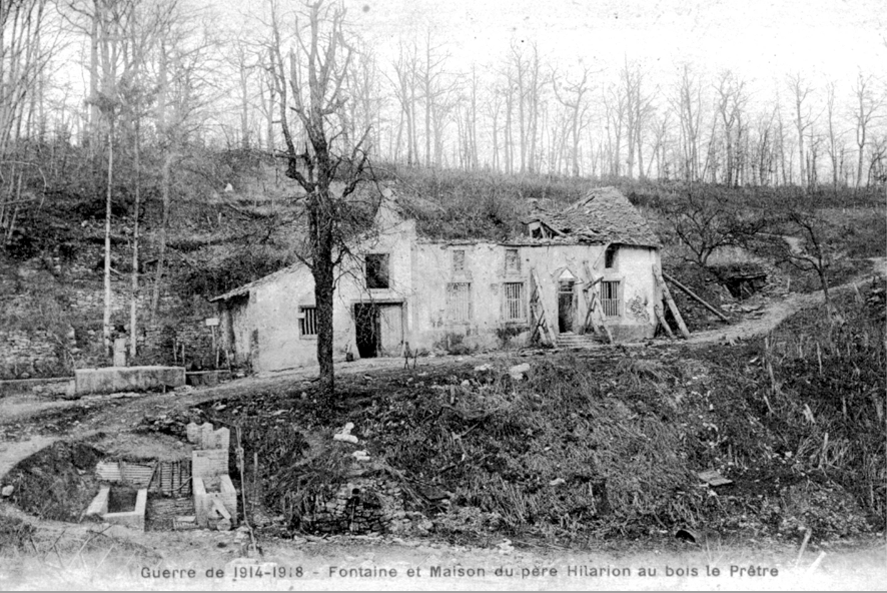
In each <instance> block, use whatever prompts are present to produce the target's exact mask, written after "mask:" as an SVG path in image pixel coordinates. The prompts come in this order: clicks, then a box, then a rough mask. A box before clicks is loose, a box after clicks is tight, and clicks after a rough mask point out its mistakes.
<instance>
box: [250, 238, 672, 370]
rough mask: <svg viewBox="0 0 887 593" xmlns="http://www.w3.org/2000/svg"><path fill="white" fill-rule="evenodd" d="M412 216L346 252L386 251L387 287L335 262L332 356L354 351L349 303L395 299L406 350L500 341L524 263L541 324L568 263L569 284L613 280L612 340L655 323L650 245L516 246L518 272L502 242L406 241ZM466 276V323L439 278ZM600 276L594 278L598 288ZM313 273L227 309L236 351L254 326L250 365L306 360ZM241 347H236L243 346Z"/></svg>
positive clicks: (288, 277) (287, 278)
mask: <svg viewBox="0 0 887 593" xmlns="http://www.w3.org/2000/svg"><path fill="white" fill-rule="evenodd" d="M415 237H416V234H415V223H414V222H413V221H402V222H400V223H395V224H392V225H391V226H390V227H389V228H388V229H387V232H386V233H385V234H384V235H380V236H378V237H374V238H371V239H367V240H365V241H364V242H363V243H362V244H361V245H360V246H359V247H358V248H357V249H355V253H361V254H367V253H388V254H389V275H390V287H389V288H387V289H374V290H367V289H366V288H365V275H364V268H363V259H362V257H360V258H355V259H350V260H348V261H346V262H345V263H344V264H343V266H342V269H341V271H340V275H339V278H338V281H337V285H336V290H335V294H334V310H333V323H334V327H333V331H334V341H333V345H334V355H335V357H336V358H337V359H343V358H344V357H345V355H346V353H347V352H351V353H352V354H353V355H354V357H355V358H357V357H358V353H357V345H356V342H355V338H356V336H355V326H354V321H353V319H352V311H353V305H354V303H357V302H382V303H403V307H404V328H403V329H404V340H405V341H408V342H409V343H410V346H411V348H412V349H414V350H415V349H427V350H433V349H439V348H444V349H446V348H447V347H448V346H449V345H452V344H455V343H458V342H460V341H461V343H462V344H464V345H465V346H467V347H469V348H494V347H498V346H499V344H500V340H499V337H498V336H497V330H499V329H501V328H505V327H506V323H505V322H504V313H503V307H504V295H503V283H505V282H523V284H524V298H525V301H526V302H525V307H526V311H527V320H526V322H525V323H509V324H507V325H508V326H509V327H510V328H512V329H515V330H518V331H519V330H521V329H523V330H526V329H529V321H530V319H529V317H530V315H529V298H530V290H531V283H530V271H531V270H532V269H534V270H535V271H536V277H537V279H538V282H539V286H540V289H541V294H542V298H543V304H544V306H545V310H546V314H547V319H548V321H549V324H550V327H551V328H552V330H553V331H554V332H557V284H558V279H559V278H560V276H561V274H562V272H563V271H564V270H565V269H569V270H570V273H571V274H572V275H573V276H574V277H575V278H576V280H577V283H582V282H586V281H588V280H589V278H588V277H587V274H586V270H588V271H590V272H591V273H592V275H593V276H594V277H595V278H597V277H601V276H603V278H604V279H605V280H619V281H620V282H621V289H622V294H621V304H620V313H621V315H620V316H619V317H618V318H607V319H606V320H605V323H606V324H607V325H608V326H609V327H610V329H611V332H612V333H613V335H614V337H615V338H616V339H620V340H637V339H643V338H646V337H652V335H653V332H654V330H655V312H654V308H653V307H654V305H655V303H657V302H659V301H660V300H661V294H660V293H659V291H658V289H657V288H656V285H655V280H654V278H653V274H652V270H653V266H654V265H659V252H658V251H657V250H654V249H646V248H636V247H625V246H620V247H619V249H618V252H617V256H616V264H615V266H614V267H613V268H612V269H605V268H604V249H605V246H603V245H538V246H516V247H513V248H516V249H518V253H519V258H520V261H521V264H520V271H519V273H517V274H515V273H509V274H507V275H506V270H505V252H506V249H508V248H509V247H507V246H503V245H498V244H493V243H473V244H464V245H463V244H458V243H452V244H449V243H432V242H421V243H417V242H416V240H415ZM456 249H461V250H464V251H465V270H464V272H460V273H456V272H454V270H453V251H454V250H456ZM450 282H470V283H471V303H472V312H471V319H470V321H469V322H468V323H451V322H449V321H448V320H447V314H446V311H447V297H446V295H447V284H448V283H450ZM599 289H600V285H598V286H596V287H595V290H599ZM577 294H578V297H577V299H576V301H575V302H576V306H577V311H576V329H577V331H578V330H579V328H580V327H581V325H582V324H583V322H584V320H585V316H586V312H587V308H586V303H585V298H584V296H583V294H582V292H581V290H579V288H578V287H577ZM314 304H315V302H314V280H313V278H312V276H311V273H310V271H309V270H308V269H307V268H305V267H301V266H299V267H295V268H293V269H292V270H291V271H290V272H288V273H286V274H282V275H280V276H278V277H276V278H274V279H273V280H271V281H269V282H267V283H261V284H259V285H257V286H255V287H253V288H252V289H251V291H250V300H249V303H248V305H247V306H246V307H245V308H244V310H243V311H242V313H240V314H237V315H235V317H234V321H235V336H236V343H235V347H236V348H237V351H238V354H244V353H248V352H249V347H250V334H251V331H252V330H253V329H255V330H257V331H258V338H259V341H258V345H259V356H258V357H253V359H252V363H253V367H254V369H255V370H256V371H258V372H268V371H275V370H283V369H288V368H295V367H301V366H311V365H315V364H316V349H317V344H316V338H314V337H303V336H300V335H299V319H298V313H299V307H300V306H306V305H307V306H313V305H314ZM244 349H245V350H244Z"/></svg>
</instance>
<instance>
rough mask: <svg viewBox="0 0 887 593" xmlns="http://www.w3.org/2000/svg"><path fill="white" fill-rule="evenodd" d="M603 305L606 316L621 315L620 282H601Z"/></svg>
mask: <svg viewBox="0 0 887 593" xmlns="http://www.w3.org/2000/svg"><path fill="white" fill-rule="evenodd" d="M601 307H602V308H603V310H604V315H605V316H606V317H618V316H619V282H618V281H611V282H601Z"/></svg>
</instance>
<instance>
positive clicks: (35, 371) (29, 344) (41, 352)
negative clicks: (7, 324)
mask: <svg viewBox="0 0 887 593" xmlns="http://www.w3.org/2000/svg"><path fill="white" fill-rule="evenodd" d="M64 351H65V348H64V346H63V345H62V344H61V343H60V342H59V340H58V339H57V338H56V337H55V336H54V335H53V334H51V333H50V332H47V331H45V330H37V331H33V332H28V331H25V330H0V379H29V378H32V377H50V376H54V375H58V374H61V373H64V371H65V364H64V362H65V361H64Z"/></svg>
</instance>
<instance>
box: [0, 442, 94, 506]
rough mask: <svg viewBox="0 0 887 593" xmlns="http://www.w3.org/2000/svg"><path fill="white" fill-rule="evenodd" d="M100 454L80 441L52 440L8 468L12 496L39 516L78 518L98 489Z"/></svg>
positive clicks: (7, 479)
mask: <svg viewBox="0 0 887 593" xmlns="http://www.w3.org/2000/svg"><path fill="white" fill-rule="evenodd" d="M101 457H102V454H101V452H99V451H98V450H97V449H94V448H92V447H90V446H88V445H84V444H82V443H70V444H69V443H64V442H58V443H53V444H52V445H50V446H49V447H47V448H45V449H43V450H42V451H40V452H38V453H36V454H34V455H32V456H30V457H28V458H27V459H25V460H24V461H22V462H20V463H18V464H17V465H16V466H15V467H14V468H13V469H12V470H11V471H10V472H9V474H8V475H7V477H6V481H7V483H9V484H11V485H12V486H13V488H14V490H13V494H12V500H13V502H15V503H16V504H18V505H19V506H20V507H21V508H23V509H24V510H26V511H27V512H29V513H31V514H34V515H36V516H38V517H40V518H41V519H50V520H56V521H73V522H78V521H79V520H80V517H81V516H82V514H83V513H84V511H86V508H87V507H88V506H89V503H90V502H91V501H92V499H93V497H94V496H95V495H96V494H97V493H98V491H99V488H98V477H97V476H96V474H95V465H96V463H98V461H100V460H101Z"/></svg>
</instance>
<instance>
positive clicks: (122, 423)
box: [0, 258, 887, 482]
mask: <svg viewBox="0 0 887 593" xmlns="http://www.w3.org/2000/svg"><path fill="white" fill-rule="evenodd" d="M872 263H873V270H874V272H877V273H880V274H884V275H887V258H875V259H873V260H872ZM872 273H873V272H869V273H866V274H862V275H860V276H858V277H857V278H855V279H854V280H853V281H851V282H848V283H847V284H844V285H842V286H837V287H834V288H832V293H833V294H839V293H841V292H844V291H851V290H854V287H855V286H857V285H859V284H861V283H863V282H866V281H868V280H869V279H870V278H871V277H872ZM822 300H823V295H822V293H821V292H816V293H809V294H791V295H789V296H787V297H786V298H784V299H782V300H778V301H777V300H773V301H771V302H770V303H768V304H767V305H766V306H765V308H764V314H763V316H761V317H759V318H750V319H743V320H742V321H740V322H738V323H736V324H733V325H730V326H727V327H723V328H718V329H713V330H707V331H700V332H696V333H694V334H692V335H691V336H690V339H689V340H687V341H686V342H684V341H678V342H673V341H667V340H662V341H659V342H658V343H659V344H683V343H689V344H691V345H701V344H711V343H717V342H734V341H737V340H746V339H749V338H752V337H754V336H760V335H763V334H766V333H768V332H770V331H772V330H773V329H774V328H775V327H776V326H778V325H779V324H780V323H781V322H782V321H784V320H785V319H786V318H787V317H789V316H790V315H792V314H793V313H795V312H797V311H799V310H801V309H803V308H805V307H810V306H814V305H817V304H819V303H821V302H822ZM599 348H600V350H602V351H605V349H606V348H608V347H607V346H600V347H599ZM513 355H514V353H513V352H491V353H485V354H477V355H471V356H438V357H427V358H423V359H421V360H420V361H419V365H418V368H419V372H421V369H422V368H423V367H429V366H440V365H451V364H463V363H464V364H475V365H477V364H483V363H486V362H495V361H497V360H502V359H507V358H510V357H512V356H513ZM403 364H404V363H403V360H402V359H400V358H387V359H386V358H380V359H369V360H358V361H354V362H349V363H341V364H338V365H337V367H336V373H337V375H360V374H367V373H372V372H377V371H380V370H395V369H399V368H403ZM316 378H317V371H316V369H314V368H306V369H297V370H292V371H287V372H283V373H278V374H274V375H268V376H253V377H245V378H242V379H237V380H234V381H231V382H228V383H225V384H223V385H220V386H218V387H211V388H203V389H192V388H186V389H183V390H177V391H174V392H170V393H165V394H149V395H143V394H112V395H96V396H87V397H83V398H80V399H79V400H73V401H57V400H49V401H47V400H46V399H41V398H38V397H35V396H33V395H18V396H9V397H6V398H3V399H2V400H0V410H2V412H3V414H2V416H3V417H2V419H0V482H2V476H4V475H5V474H6V473H7V472H8V471H9V470H10V469H11V468H12V467H13V466H14V465H15V464H16V463H18V462H19V461H21V460H22V459H25V458H26V457H28V456H30V455H32V454H33V453H34V452H36V451H37V450H39V449H40V448H42V447H45V446H47V445H48V444H50V443H52V442H54V441H55V440H58V439H77V438H83V437H84V436H86V435H89V434H92V433H95V432H96V431H99V430H101V431H102V432H105V433H111V434H113V433H119V432H127V431H131V430H132V429H134V428H135V427H136V426H138V424H139V423H140V422H141V420H142V418H144V417H145V416H146V415H149V414H150V415H154V416H157V415H160V414H173V413H175V412H181V411H185V410H187V409H188V408H190V407H193V406H195V405H198V404H200V403H203V402H206V401H209V400H216V399H226V398H228V397H232V396H236V395H240V394H242V393H244V392H250V393H261V392H263V391H267V392H273V391H276V390H279V389H284V388H286V389H293V388H298V386H299V385H302V386H304V387H305V388H307V387H309V386H310V385H311V383H312V382H313V381H315V380H316ZM72 414H73V415H77V416H79V419H78V420H77V421H76V422H75V423H74V424H72V425H69V426H66V425H65V423H64V422H59V423H58V425H57V427H56V426H54V425H53V423H54V420H55V419H56V418H59V417H64V416H65V415H72ZM35 418H36V419H37V420H38V422H34V421H33V419H35ZM35 424H36V425H35ZM52 428H55V430H47V429H52ZM46 432H51V433H53V434H50V435H47V434H46Z"/></svg>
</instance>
